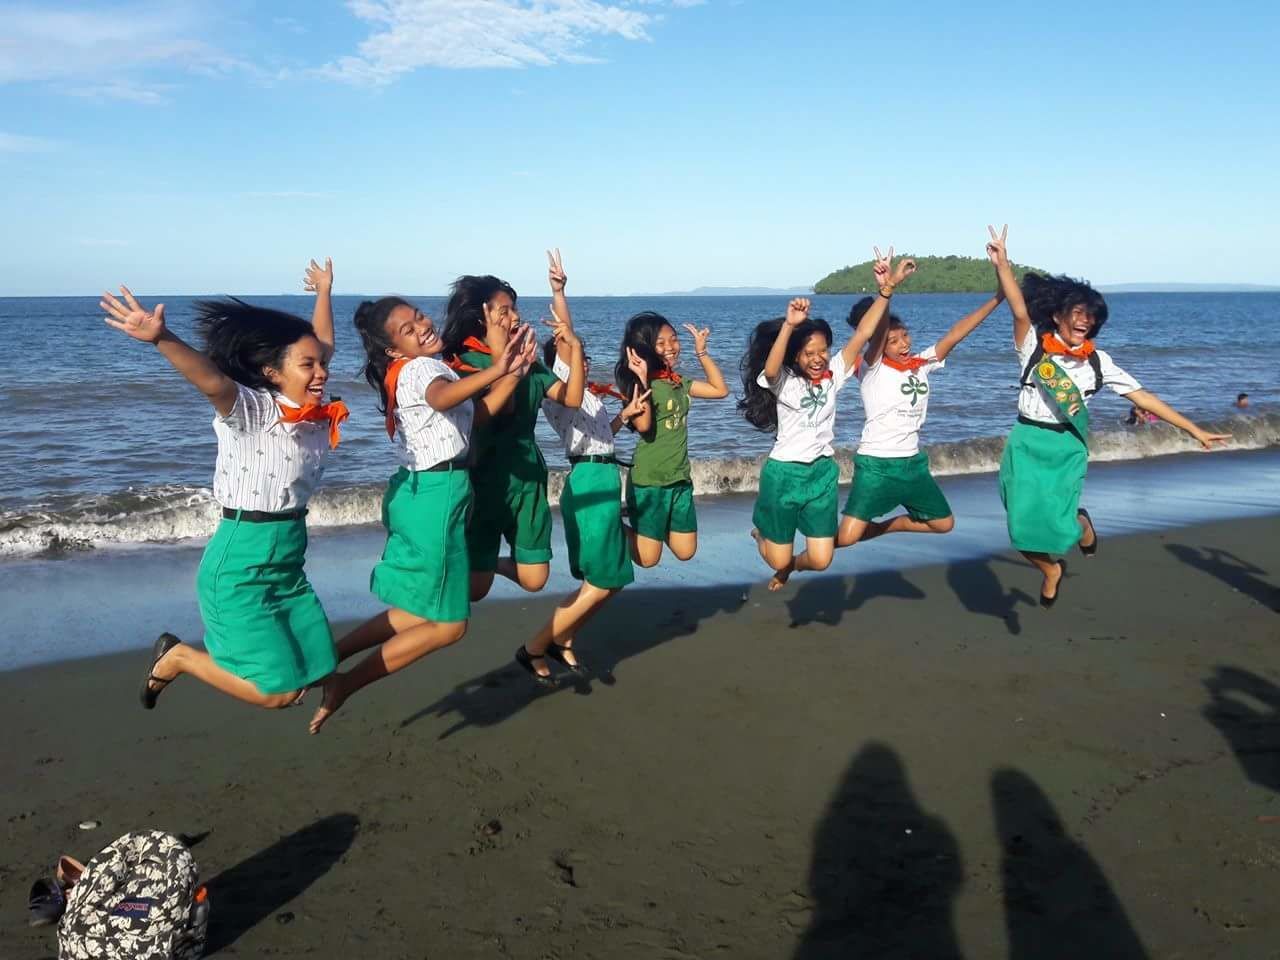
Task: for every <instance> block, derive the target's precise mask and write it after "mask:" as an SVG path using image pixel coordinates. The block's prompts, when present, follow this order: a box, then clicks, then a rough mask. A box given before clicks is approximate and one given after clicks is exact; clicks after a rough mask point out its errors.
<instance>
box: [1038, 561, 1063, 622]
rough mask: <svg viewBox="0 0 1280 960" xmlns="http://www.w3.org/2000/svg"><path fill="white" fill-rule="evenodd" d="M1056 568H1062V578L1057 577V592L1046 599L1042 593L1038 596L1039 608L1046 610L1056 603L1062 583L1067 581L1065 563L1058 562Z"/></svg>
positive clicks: (1060, 594)
mask: <svg viewBox="0 0 1280 960" xmlns="http://www.w3.org/2000/svg"><path fill="white" fill-rule="evenodd" d="M1058 566H1060V567H1061V568H1062V576H1060V577H1058V592H1057V593H1055V594H1054V595H1053V596H1052V597H1046V596H1045V595H1044V594H1043V593H1042V594H1040V606H1042V607H1044V608H1045V609H1046V610H1048V609H1049V608H1050V607H1052V606H1053V605H1054V604H1055V603H1057V602H1058V598H1059V597H1060V596H1062V582H1063V581H1064V580H1066V579H1067V561H1065V560H1059V561H1058Z"/></svg>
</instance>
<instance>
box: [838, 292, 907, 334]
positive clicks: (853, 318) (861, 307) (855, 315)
mask: <svg viewBox="0 0 1280 960" xmlns="http://www.w3.org/2000/svg"><path fill="white" fill-rule="evenodd" d="M875 302H876V301H875V299H874V298H873V297H863V298H862V299H861V300H859V301H858V302H857V303H855V304H854V305H853V306H852V307H850V308H849V319H848V324H849V326H851V327H853V328H854V329H855V330H856V329H857V327H858V324H860V323H861V322H862V318H863V317H864V316H866V314H867V311H868V310H870V309H871V305H872V304H873V303H875ZM904 327H906V324H905V323H903V322H902V318H901V317H900V316H898V315H897V314H896V313H891V314H889V327H888V329H890V330H901V329H903V328H904Z"/></svg>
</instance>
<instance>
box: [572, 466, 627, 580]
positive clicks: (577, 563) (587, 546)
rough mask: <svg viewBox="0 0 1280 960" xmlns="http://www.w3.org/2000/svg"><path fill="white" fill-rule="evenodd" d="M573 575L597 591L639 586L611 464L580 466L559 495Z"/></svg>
mask: <svg viewBox="0 0 1280 960" xmlns="http://www.w3.org/2000/svg"><path fill="white" fill-rule="evenodd" d="M560 516H561V519H563V520H564V542H565V546H567V547H568V548H569V572H570V573H572V574H573V576H574V578H575V579H578V580H585V581H586V582H587V583H589V584H591V585H592V586H593V587H600V588H602V589H604V590H618V589H621V588H622V587H625V586H626V585H627V584H629V583H631V582H632V581H633V580H635V578H636V577H635V571H634V570H633V569H632V567H631V554H630V551H629V550H628V547H627V535H626V530H625V529H624V528H623V526H622V479H621V478H620V477H619V476H618V468H617V466H616V465H615V464H612V463H586V462H583V463H576V464H574V465H573V469H571V470H570V471H569V476H568V478H566V480H565V482H564V492H563V493H561V494H560Z"/></svg>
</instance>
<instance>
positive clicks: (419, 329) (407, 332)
mask: <svg viewBox="0 0 1280 960" xmlns="http://www.w3.org/2000/svg"><path fill="white" fill-rule="evenodd" d="M383 329H384V331H385V333H386V335H387V339H388V340H390V341H391V349H390V350H388V351H387V353H388V354H390V355H391V356H392V357H397V358H399V357H403V358H405V359H407V360H413V359H415V358H417V357H433V356H435V355H436V354H437V353H439V352H440V351H441V350H443V349H444V341H443V340H441V339H440V335H439V334H438V333H436V328H435V325H434V324H433V323H432V322H431V318H430V317H428V316H427V315H426V314H425V313H423V312H422V311H421V310H419V309H418V308H417V307H411V306H410V305H409V304H407V303H404V304H401V305H400V306H398V307H396V308H395V309H394V310H392V311H391V313H390V314H388V316H387V323H386V326H385V327H384V328H383Z"/></svg>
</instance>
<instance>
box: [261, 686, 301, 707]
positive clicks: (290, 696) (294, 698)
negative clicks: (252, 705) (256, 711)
mask: <svg viewBox="0 0 1280 960" xmlns="http://www.w3.org/2000/svg"><path fill="white" fill-rule="evenodd" d="M302 694H303V691H302V690H294V691H293V692H292V693H269V694H266V695H264V696H263V698H262V708H263V709H264V710H283V709H284V708H285V707H292V706H293V705H294V704H295V703H297V702H298V698H299V697H300V696H302Z"/></svg>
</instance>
